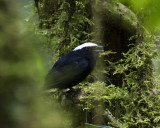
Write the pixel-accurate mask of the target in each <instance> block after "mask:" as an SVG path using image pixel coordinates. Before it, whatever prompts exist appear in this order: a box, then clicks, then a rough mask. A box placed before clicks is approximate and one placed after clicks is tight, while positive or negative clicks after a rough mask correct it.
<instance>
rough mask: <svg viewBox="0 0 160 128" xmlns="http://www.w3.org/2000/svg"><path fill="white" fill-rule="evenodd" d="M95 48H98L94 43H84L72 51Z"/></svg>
mask: <svg viewBox="0 0 160 128" xmlns="http://www.w3.org/2000/svg"><path fill="white" fill-rule="evenodd" d="M97 46H98V45H97V44H95V43H92V42H86V43H84V44H81V45H79V46H77V47H76V48H75V49H74V50H73V51H76V50H80V49H82V48H84V47H97Z"/></svg>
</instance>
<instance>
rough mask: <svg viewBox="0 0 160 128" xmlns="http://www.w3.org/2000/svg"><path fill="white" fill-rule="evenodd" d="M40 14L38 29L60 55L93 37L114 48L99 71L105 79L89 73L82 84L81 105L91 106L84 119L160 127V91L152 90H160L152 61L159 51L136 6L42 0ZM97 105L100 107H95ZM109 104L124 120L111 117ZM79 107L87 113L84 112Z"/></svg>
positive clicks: (109, 0)
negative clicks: (141, 21)
mask: <svg viewBox="0 0 160 128" xmlns="http://www.w3.org/2000/svg"><path fill="white" fill-rule="evenodd" d="M55 3H56V4H55ZM91 10H92V11H93V13H92V11H91ZM38 13H39V19H40V20H39V28H40V29H41V32H42V35H45V36H47V38H48V39H49V43H48V47H52V48H54V51H55V56H61V55H63V54H65V53H67V52H69V51H70V50H71V49H73V47H75V46H77V45H78V44H80V43H83V42H86V41H89V40H94V41H96V42H102V43H103V45H104V49H105V50H106V51H107V50H110V51H111V52H112V53H113V52H114V53H115V54H110V55H109V56H107V55H105V56H104V61H103V62H102V63H103V64H102V65H105V67H103V68H104V69H103V70H101V72H100V73H101V74H102V76H103V80H104V81H103V82H102V79H99V78H97V77H99V76H101V74H98V75H97V73H95V74H96V76H95V77H93V75H95V74H94V73H93V74H92V77H93V78H97V79H96V80H99V81H96V80H95V79H94V80H93V78H92V80H90V78H88V80H89V81H91V82H92V83H88V82H84V83H81V84H80V85H78V87H81V89H82V91H83V92H84V94H83V96H82V98H81V102H80V105H81V106H83V108H84V109H86V110H88V112H90V111H91V114H90V113H89V114H90V116H86V117H83V118H87V119H88V122H89V121H91V122H89V123H95V117H96V116H97V115H100V116H101V117H102V121H100V122H98V123H102V122H103V123H104V122H105V123H108V124H111V125H112V126H115V127H125V126H126V127H129V128H137V127H140V128H146V127H148V128H154V127H155V128H156V127H160V113H159V111H160V107H159V106H160V96H159V95H155V94H153V92H152V91H151V89H156V91H157V93H159V92H160V89H159V88H158V82H157V81H156V79H155V76H154V75H153V65H152V59H154V58H155V57H156V56H157V51H156V45H155V41H157V39H156V36H154V35H152V34H150V33H148V32H146V31H145V29H144V28H143V25H142V24H141V23H140V22H139V21H138V20H137V17H136V15H135V14H134V13H133V12H132V11H131V10H129V9H128V8H127V7H126V6H124V5H122V4H121V3H118V1H116V0H114V1H112V0H101V1H95V2H93V1H89V0H88V1H82V0H80V1H78V0H75V1H73V0H65V1H61V0H53V1H51V0H50V1H48V0H44V1H40V2H39V12H38ZM55 60H56V59H55ZM101 67H102V66H101ZM95 81H96V82H95ZM78 103H79V102H78ZM84 104H85V105H84ZM74 105H77V104H74ZM78 105H79V104H78ZM97 108H100V110H101V112H100V111H98V112H95V109H97ZM106 109H107V110H109V111H110V112H111V113H112V115H113V116H114V118H115V120H118V121H119V123H117V122H116V123H115V122H114V121H113V120H111V119H107V117H106V115H104V113H105V111H106ZM77 111H78V110H77ZM79 111H80V112H83V114H82V116H84V111H83V110H82V109H80V110H79ZM93 111H94V112H93ZM96 111H97V110H96ZM93 118H94V119H93ZM98 118H99V116H98ZM96 119H97V118H96ZM97 120H98V119H97ZM83 123H84V120H82V122H79V124H83ZM96 123H97V122H96Z"/></svg>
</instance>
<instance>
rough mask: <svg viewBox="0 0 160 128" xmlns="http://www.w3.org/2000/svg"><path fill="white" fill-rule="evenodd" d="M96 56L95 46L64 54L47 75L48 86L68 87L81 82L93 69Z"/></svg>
mask: <svg viewBox="0 0 160 128" xmlns="http://www.w3.org/2000/svg"><path fill="white" fill-rule="evenodd" d="M95 62H96V56H95V55H94V54H93V47H84V48H81V49H77V50H73V51H72V52H70V53H68V54H66V55H64V56H62V57H61V58H60V59H59V60H58V61H57V62H56V63H55V64H54V66H53V67H52V69H51V70H50V71H49V73H48V74H47V76H46V86H47V88H58V89H66V88H71V87H72V86H74V85H76V84H79V83H80V82H81V81H83V80H84V79H85V78H86V77H87V76H88V75H89V74H90V73H91V71H92V70H93V68H94V66H95Z"/></svg>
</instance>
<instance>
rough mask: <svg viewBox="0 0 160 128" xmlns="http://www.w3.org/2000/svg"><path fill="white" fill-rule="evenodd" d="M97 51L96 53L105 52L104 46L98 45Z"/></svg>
mask: <svg viewBox="0 0 160 128" xmlns="http://www.w3.org/2000/svg"><path fill="white" fill-rule="evenodd" d="M95 51H96V52H104V50H103V46H101V45H98V46H97V48H96V50H95Z"/></svg>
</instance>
